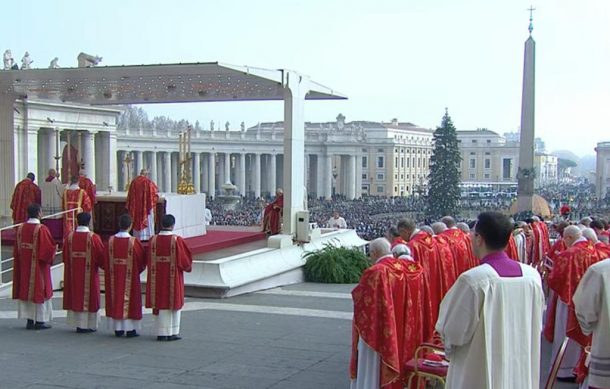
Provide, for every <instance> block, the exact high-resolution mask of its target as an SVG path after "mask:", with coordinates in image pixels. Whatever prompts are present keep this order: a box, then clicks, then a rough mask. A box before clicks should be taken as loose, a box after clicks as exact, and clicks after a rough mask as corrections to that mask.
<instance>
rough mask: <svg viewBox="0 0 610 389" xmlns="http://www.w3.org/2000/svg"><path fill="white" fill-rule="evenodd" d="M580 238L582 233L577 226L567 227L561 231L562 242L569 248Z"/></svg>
mask: <svg viewBox="0 0 610 389" xmlns="http://www.w3.org/2000/svg"><path fill="white" fill-rule="evenodd" d="M580 238H582V231H581V230H580V228H578V226H567V227H566V228H565V230H563V240H564V241H565V242H566V245H567V246H568V247H571V246H572V245H573V244H574V242H576V241H577V240H578V239H580Z"/></svg>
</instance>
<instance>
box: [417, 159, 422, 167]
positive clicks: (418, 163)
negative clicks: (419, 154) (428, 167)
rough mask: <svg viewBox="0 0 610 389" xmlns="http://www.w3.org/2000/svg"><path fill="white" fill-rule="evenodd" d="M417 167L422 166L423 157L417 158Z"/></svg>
mask: <svg viewBox="0 0 610 389" xmlns="http://www.w3.org/2000/svg"><path fill="white" fill-rule="evenodd" d="M417 167H421V158H417Z"/></svg>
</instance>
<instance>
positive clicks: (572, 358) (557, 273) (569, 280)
mask: <svg viewBox="0 0 610 389" xmlns="http://www.w3.org/2000/svg"><path fill="white" fill-rule="evenodd" d="M563 239H564V241H565V243H566V246H567V247H568V248H567V249H566V250H565V251H564V252H562V253H561V254H559V255H558V256H557V258H556V259H555V261H554V262H553V263H552V264H549V265H550V273H549V276H548V280H547V281H548V285H549V288H550V289H551V290H552V291H553V293H554V294H556V295H557V303H556V305H554V306H549V310H548V312H547V323H546V328H545V330H546V331H545V335H546V336H547V340H549V341H550V342H552V343H553V347H552V352H551V361H553V360H554V359H555V356H556V355H557V352H558V351H559V347H560V345H561V343H562V342H563V340H564V338H565V337H566V336H567V337H569V338H570V341H569V342H568V348H567V350H566V354H565V355H564V357H563V361H562V363H561V366H560V369H559V373H558V374H557V377H558V379H565V380H574V379H575V378H574V377H575V375H574V372H573V370H574V368H576V366H577V363H578V360H579V358H580V354H581V351H582V347H584V346H586V345H588V342H589V340H588V337H587V336H586V335H584V334H583V333H582V331H581V330H580V327H579V325H578V320H577V319H576V314H575V312H574V304H573V302H572V298H573V297H574V293H575V292H576V288H577V287H578V284H579V282H580V279H581V278H582V276H583V275H584V274H585V271H587V269H588V268H589V266H591V265H593V264H594V263H596V262H598V261H599V260H600V257H599V252H598V251H597V250H596V249H595V246H594V244H593V243H592V242H590V241H588V240H587V239H586V238H585V237H583V236H582V231H581V230H580V228H578V226H568V227H566V228H565V230H564V231H563ZM549 335H552V338H551V337H550V336H549Z"/></svg>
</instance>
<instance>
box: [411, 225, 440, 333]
mask: <svg viewBox="0 0 610 389" xmlns="http://www.w3.org/2000/svg"><path fill="white" fill-rule="evenodd" d="M408 246H409V248H410V249H411V255H412V256H413V259H415V261H417V262H418V263H419V264H420V265H421V266H422V268H423V269H424V275H425V279H426V286H427V295H428V296H429V299H430V313H429V314H428V315H429V316H428V322H429V323H430V328H429V329H428V332H427V334H432V333H433V332H434V326H435V324H436V320H437V319H438V309H439V307H440V305H441V300H442V297H441V296H442V295H443V287H442V281H441V280H442V277H443V275H442V273H441V272H442V267H441V260H440V257H439V255H438V249H437V248H436V244H435V243H434V239H432V236H431V235H430V234H428V233H427V232H424V231H419V232H418V233H417V234H416V235H415V236H414V237H412V238H411V240H409V243H408ZM424 314H425V312H424Z"/></svg>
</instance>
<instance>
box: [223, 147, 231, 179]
mask: <svg viewBox="0 0 610 389" xmlns="http://www.w3.org/2000/svg"><path fill="white" fill-rule="evenodd" d="M223 181H224V182H223V183H222V184H226V183H227V182H231V153H225V169H224V177H223Z"/></svg>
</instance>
